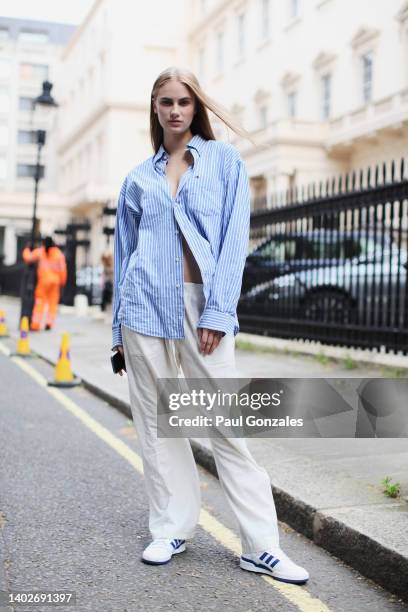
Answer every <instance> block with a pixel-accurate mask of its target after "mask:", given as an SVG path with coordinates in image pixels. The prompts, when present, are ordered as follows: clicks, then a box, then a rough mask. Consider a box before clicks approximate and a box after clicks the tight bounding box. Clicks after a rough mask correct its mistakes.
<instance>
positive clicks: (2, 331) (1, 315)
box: [0, 310, 9, 338]
mask: <svg viewBox="0 0 408 612" xmlns="http://www.w3.org/2000/svg"><path fill="white" fill-rule="evenodd" d="M8 337H9V333H8V329H7V325H6V313H5V311H4V310H0V338H8Z"/></svg>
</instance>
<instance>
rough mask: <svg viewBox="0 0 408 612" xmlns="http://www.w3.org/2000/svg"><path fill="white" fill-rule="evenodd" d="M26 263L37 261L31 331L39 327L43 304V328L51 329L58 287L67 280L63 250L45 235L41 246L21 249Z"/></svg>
mask: <svg viewBox="0 0 408 612" xmlns="http://www.w3.org/2000/svg"><path fill="white" fill-rule="evenodd" d="M23 259H24V261H25V262H26V263H34V262H38V266H37V285H36V287H35V293H34V308H33V314H32V316H31V325H30V329H31V331H39V330H40V329H41V323H42V318H43V314H44V309H45V306H47V315H46V326H45V329H52V327H53V325H54V322H55V317H56V316H57V308H58V304H59V300H60V289H61V287H64V285H65V284H66V282H67V265H66V261H65V256H64V254H63V252H62V251H61V250H60V249H59V248H58V247H57V246H56V245H55V243H54V241H53V239H52V238H51V237H50V236H47V237H46V238H44V239H43V240H42V246H41V247H38V248H36V249H33V250H31V249H30V248H29V247H28V246H27V247H26V248H25V249H24V251H23Z"/></svg>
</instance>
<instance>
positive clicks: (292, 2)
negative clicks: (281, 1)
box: [289, 0, 300, 19]
mask: <svg viewBox="0 0 408 612" xmlns="http://www.w3.org/2000/svg"><path fill="white" fill-rule="evenodd" d="M299 1H300V0H289V11H290V17H291V19H295V18H296V17H298V16H299Z"/></svg>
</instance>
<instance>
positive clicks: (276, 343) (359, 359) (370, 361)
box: [239, 332, 408, 372]
mask: <svg viewBox="0 0 408 612" xmlns="http://www.w3.org/2000/svg"><path fill="white" fill-rule="evenodd" d="M239 341H242V342H248V343H250V344H253V345H254V346H255V347H258V348H260V349H263V348H266V349H271V350H272V351H277V352H288V351H289V352H292V353H297V354H300V355H309V356H313V357H316V356H318V355H322V354H323V355H325V356H326V357H329V358H332V359H336V360H339V361H342V360H344V359H347V358H351V359H352V360H353V361H355V362H356V363H358V364H362V365H367V366H372V365H375V366H383V367H391V368H402V369H405V370H407V372H408V355H393V354H390V353H384V352H382V351H374V350H373V351H371V352H368V350H364V349H358V348H354V347H348V346H334V345H332V344H323V343H321V342H305V341H301V340H291V339H286V338H276V337H274V336H258V335H257V334H248V333H245V332H240V334H239ZM243 350H245V349H243Z"/></svg>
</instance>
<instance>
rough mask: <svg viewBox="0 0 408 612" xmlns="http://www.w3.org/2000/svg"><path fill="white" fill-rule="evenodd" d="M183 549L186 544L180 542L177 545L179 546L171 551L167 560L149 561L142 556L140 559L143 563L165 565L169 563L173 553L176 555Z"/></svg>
mask: <svg viewBox="0 0 408 612" xmlns="http://www.w3.org/2000/svg"><path fill="white" fill-rule="evenodd" d="M185 550H186V545H185V544H182V545H181V546H179V548H177V549H176V550H175V551H173V552H172V554H171V557H170V559H167V561H149V560H148V559H144V558H143V557H142V561H143V563H147V565H166V563H169V562H170V561H171V558H172V556H173V555H178V553H181V552H184V551H185Z"/></svg>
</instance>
